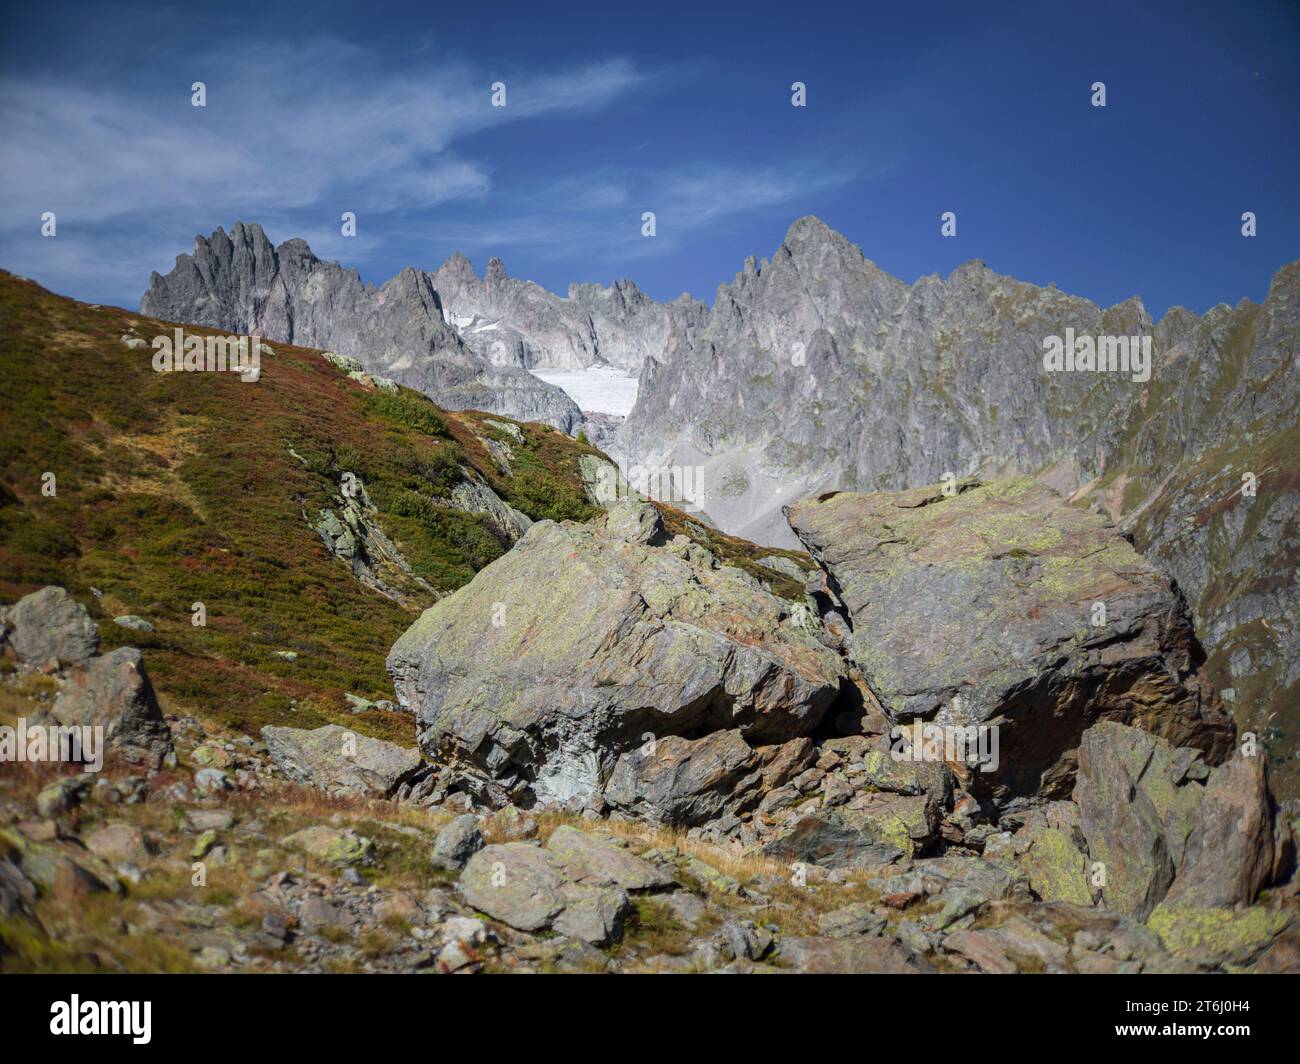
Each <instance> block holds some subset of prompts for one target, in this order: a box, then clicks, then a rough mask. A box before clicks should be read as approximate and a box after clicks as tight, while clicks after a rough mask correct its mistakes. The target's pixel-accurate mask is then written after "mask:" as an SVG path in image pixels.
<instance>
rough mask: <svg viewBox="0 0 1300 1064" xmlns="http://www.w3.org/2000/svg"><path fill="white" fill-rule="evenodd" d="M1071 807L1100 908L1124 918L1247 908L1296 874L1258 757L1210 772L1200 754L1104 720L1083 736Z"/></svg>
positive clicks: (1240, 759)
mask: <svg viewBox="0 0 1300 1064" xmlns="http://www.w3.org/2000/svg"><path fill="white" fill-rule="evenodd" d="M1074 801H1075V802H1076V803H1077V805H1078V807H1079V817H1080V825H1079V826H1080V830H1081V833H1082V835H1083V837H1084V840H1085V842H1086V846H1087V849H1088V857H1089V861H1090V862H1091V866H1090V867H1091V869H1093V870H1095V871H1096V872H1100V873H1101V874H1100V875H1098V876H1096V879H1097V882H1098V884H1099V885H1100V888H1101V891H1100V892H1101V899H1102V904H1103V905H1105V907H1106V908H1107V909H1111V910H1114V911H1117V912H1121V913H1124V914H1125V915H1129V916H1136V917H1137V918H1139V919H1144V920H1145V919H1147V918H1148V917H1150V916H1151V915H1152V913H1153V912H1154V911H1155V910H1156V908H1157V907H1158V906H1159V907H1161V908H1164V909H1166V910H1167V909H1169V908H1171V907H1172V908H1173V909H1176V910H1181V909H1186V910H1189V911H1190V910H1193V909H1213V908H1220V909H1232V908H1233V907H1234V906H1246V905H1250V904H1251V903H1252V902H1253V901H1255V899H1256V897H1257V896H1258V894H1259V892H1260V890H1261V889H1262V888H1263V887H1264V886H1266V885H1268V884H1269V882H1271V881H1274V880H1281V879H1282V878H1283V877H1285V876H1286V875H1287V874H1289V872H1290V868H1289V867H1287V866H1286V863H1285V862H1281V861H1279V859H1278V856H1279V848H1283V849H1289V834H1288V835H1287V836H1286V840H1285V842H1284V843H1279V841H1278V840H1279V838H1280V834H1279V831H1278V825H1277V824H1276V823H1275V809H1274V806H1273V801H1272V798H1271V796H1270V794H1269V791H1268V783H1267V779H1266V769H1265V759H1264V756H1263V754H1262V753H1260V754H1259V755H1258V756H1254V757H1250V756H1246V755H1245V754H1244V753H1241V752H1238V753H1236V754H1235V755H1234V756H1233V757H1232V758H1231V759H1230V760H1228V761H1227V762H1225V763H1224V764H1222V765H1220V766H1219V767H1217V768H1214V769H1207V766H1206V765H1205V764H1204V763H1203V762H1202V761H1201V760H1200V755H1199V752H1198V751H1196V750H1191V749H1188V748H1176V747H1173V746H1170V744H1168V743H1166V742H1165V741H1164V740H1163V739H1160V738H1159V737H1157V736H1153V735H1150V734H1148V733H1146V732H1143V731H1139V730H1138V729H1136V728H1129V727H1125V726H1123V725H1119V724H1114V723H1110V722H1102V723H1100V724H1097V725H1096V726H1094V727H1092V728H1090V729H1089V730H1088V731H1087V732H1086V733H1085V734H1084V736H1083V743H1082V745H1081V746H1080V750H1079V776H1078V780H1077V782H1076V784H1075V790H1074Z"/></svg>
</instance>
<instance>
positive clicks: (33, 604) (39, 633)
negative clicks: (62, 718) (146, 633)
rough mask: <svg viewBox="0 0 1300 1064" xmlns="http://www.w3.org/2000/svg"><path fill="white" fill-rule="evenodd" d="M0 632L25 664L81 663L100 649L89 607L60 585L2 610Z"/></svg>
mask: <svg viewBox="0 0 1300 1064" xmlns="http://www.w3.org/2000/svg"><path fill="white" fill-rule="evenodd" d="M0 633H3V637H4V639H3V641H5V642H8V644H9V645H10V646H11V647H12V648H13V651H14V653H15V654H16V655H17V657H18V660H19V661H20V662H22V663H23V664H25V665H33V666H41V665H46V664H48V663H49V662H51V661H55V662H57V663H58V664H59V665H61V666H67V665H79V664H81V663H82V662H84V661H87V660H88V659H90V658H91V657H93V656H94V655H95V653H96V652H97V651H98V650H99V629H98V628H96V627H95V622H94V621H92V620H91V619H90V614H89V613H87V612H86V607H85V606H83V605H82V604H81V603H80V602H78V601H76V599H74V598H72V597H71V596H70V595H69V594H68V593H67V592H66V591H65V590H64V589H63V588H61V587H43V588H41V589H40V590H39V591H33V592H32V593H31V594H30V595H25V596H24V597H23V598H21V599H19V600H18V601H17V602H16V603H14V605H12V606H10V607H9V608H8V609H7V610H0Z"/></svg>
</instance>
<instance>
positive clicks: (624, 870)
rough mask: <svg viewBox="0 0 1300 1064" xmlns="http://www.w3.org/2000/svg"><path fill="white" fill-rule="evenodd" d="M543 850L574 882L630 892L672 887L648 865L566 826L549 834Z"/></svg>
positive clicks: (671, 880) (622, 850) (667, 876)
mask: <svg viewBox="0 0 1300 1064" xmlns="http://www.w3.org/2000/svg"><path fill="white" fill-rule="evenodd" d="M546 848H547V850H549V851H550V852H551V853H552V854H553V855H554V856H555V859H556V860H557V861H558V862H559V864H560V868H561V869H562V870H563V872H564V874H565V875H567V876H568V877H569V878H570V879H572V880H574V881H575V882H578V883H586V884H588V885H593V886H602V887H618V888H620V889H621V890H634V891H635V890H658V889H660V888H662V887H670V886H672V885H673V878H672V877H671V876H670V875H668V874H667V873H666V872H664V871H662V870H661V869H659V868H656V867H655V866H654V865H652V864H650V862H648V861H643V860H642V859H641V858H640V857H637V856H635V855H634V854H631V853H628V852H627V850H625V849H621V848H620V847H618V846H614V845H611V844H610V843H608V842H605V841H603V840H601V839H598V838H596V837H595V836H593V835H589V834H587V833H586V832H585V831H579V830H578V829H577V828H572V827H569V826H568V825H561V826H560V827H558V828H556V829H555V830H554V831H553V832H551V837H550V838H549V839H548V840H547V842H546Z"/></svg>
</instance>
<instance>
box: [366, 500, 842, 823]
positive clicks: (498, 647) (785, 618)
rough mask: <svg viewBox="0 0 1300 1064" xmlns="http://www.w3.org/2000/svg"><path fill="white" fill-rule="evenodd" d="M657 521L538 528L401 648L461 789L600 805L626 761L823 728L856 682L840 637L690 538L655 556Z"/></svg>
mask: <svg viewBox="0 0 1300 1064" xmlns="http://www.w3.org/2000/svg"><path fill="white" fill-rule="evenodd" d="M647 509H648V510H649V513H646V514H644V515H643V516H644V520H642V519H641V516H638V515H632V516H633V517H634V518H635V519H633V520H628V521H624V520H620V519H618V518H617V517H616V519H615V521H614V525H613V527H612V528H611V527H602V526H601V525H600V524H593V525H577V524H572V523H569V522H565V523H563V524H556V523H554V522H551V521H541V522H538V523H537V524H534V525H533V526H532V527H531V528H530V529H529V530H528V532H527V533H526V534H525V535H524V537H523V538H522V539H521V540H520V541H519V543H518V544H516V546H515V547H514V548H513V549H512V550H511V551H510V552H509V553H507V554H506V555H504V556H503V557H502V558H500V559H498V560H497V561H495V562H493V563H492V564H491V565H489V566H487V567H486V568H485V569H483V570H482V571H481V572H479V573H478V575H477V576H476V577H475V578H474V579H473V580H472V581H471V582H470V583H469V584H468V585H467V586H465V587H463V588H461V589H460V590H459V591H457V592H456V593H455V594H453V595H451V596H449V597H447V598H445V599H443V600H442V601H440V602H438V603H437V604H436V605H434V606H433V607H431V608H430V609H428V610H426V611H425V613H424V614H423V616H421V617H420V619H419V620H418V621H417V622H416V623H415V624H414V625H412V626H411V628H410V629H408V630H407V632H406V633H405V634H404V635H403V636H402V637H401V638H400V639H399V640H398V642H397V643H396V645H395V646H394V647H393V650H392V652H391V653H390V655H389V658H388V668H389V672H390V673H391V674H392V677H393V683H394V687H395V689H396V691H397V694H398V698H399V701H401V703H402V704H403V705H405V706H409V707H412V708H414V709H415V711H416V715H417V721H418V727H419V733H418V734H419V741H420V745H421V747H422V748H423V749H424V750H425V751H426V752H427V753H428V754H429V755H430V756H431V757H433V758H434V759H436V760H439V761H443V762H446V763H447V764H448V765H450V766H451V768H452V770H453V771H454V772H455V773H456V774H457V775H458V777H459V779H460V780H461V784H462V786H464V787H465V788H467V789H470V790H476V791H478V792H480V793H483V794H485V795H487V796H489V797H490V798H492V800H494V801H497V802H499V803H500V804H504V803H505V802H506V801H515V802H516V803H517V804H527V803H528V802H530V801H556V802H563V801H568V800H570V799H574V798H578V799H582V800H590V799H594V798H595V797H597V796H598V795H599V794H600V792H601V791H602V790H603V789H604V781H605V780H606V779H608V778H609V774H610V772H611V771H613V770H614V768H615V764H616V763H617V762H618V760H619V758H620V757H621V756H622V755H625V754H629V755H630V754H632V752H633V751H636V750H642V749H651V750H656V749H658V748H663V749H665V750H666V751H667V755H666V756H671V755H674V754H675V752H676V747H675V746H674V745H673V744H665V743H664V742H662V740H663V739H664V738H665V737H669V736H688V735H689V736H694V735H708V734H710V733H713V732H717V731H724V730H737V731H739V733H740V736H741V737H743V740H744V742H745V743H747V744H749V745H751V746H757V745H768V744H773V743H779V742H782V741H784V740H787V739H790V738H793V737H797V736H800V735H804V734H807V733H809V732H811V731H812V730H813V729H814V728H815V727H816V726H817V724H818V723H819V722H820V721H821V719H822V717H823V715H824V713H825V711H826V709H827V707H828V706H829V705H830V704H831V702H832V700H833V699H834V698H835V697H836V695H837V694H838V693H839V691H840V684H841V680H842V679H843V677H844V666H843V662H842V660H841V659H840V657H839V656H838V655H837V654H836V652H835V650H834V649H833V648H832V646H831V645H829V644H830V641H829V639H828V638H827V637H824V636H823V635H822V634H821V633H820V632H817V631H815V630H813V629H812V628H810V627H807V626H804V625H800V624H799V623H798V622H797V620H796V618H795V616H794V607H793V604H791V603H790V602H788V601H786V600H784V599H780V598H777V597H776V596H774V595H772V594H771V593H769V592H768V591H766V590H765V589H764V588H763V587H762V586H761V585H759V584H758V582H757V581H756V580H754V579H753V578H752V577H751V576H749V575H748V574H747V573H744V572H743V571H741V570H739V569H735V568H732V567H730V566H727V565H723V564H721V563H720V562H719V561H718V560H717V559H716V558H715V557H714V556H713V555H712V554H710V553H709V552H708V551H706V550H704V549H703V548H701V547H699V546H698V545H696V544H695V543H693V542H691V541H689V540H687V539H686V537H676V538H674V539H673V540H672V541H671V542H667V543H664V544H663V545H662V546H658V545H654V544H656V543H658V542H660V541H661V538H662V537H661V533H660V531H657V530H659V529H661V526H660V525H659V524H658V516H657V514H655V513H654V511H653V508H649V507H647ZM620 512H622V511H620ZM624 516H627V515H626V514H625V515H624ZM647 529H649V533H648V534H647ZM629 536H630V537H631V541H630V540H629V538H627V537H629ZM656 740H659V742H658V743H657V744H656V742H655V741H656ZM647 744H649V745H647ZM652 756H658V755H657V754H653V755H652ZM740 756H741V757H742V758H743V754H742V755H740ZM637 771H638V772H641V770H640V769H638V770H637ZM692 771H694V769H692ZM642 774H643V775H644V774H646V773H642ZM648 774H650V775H653V771H650V772H649V773H648ZM706 774H707V773H706ZM649 789H650V791H651V792H653V793H662V791H661V790H660V791H656V790H655V788H654V787H650V788H649ZM637 794H638V791H637V787H636V786H629V788H627V792H626V796H625V797H624V798H622V799H621V800H625V801H627V802H629V803H632V804H635V803H636V802H637V801H638V798H637Z"/></svg>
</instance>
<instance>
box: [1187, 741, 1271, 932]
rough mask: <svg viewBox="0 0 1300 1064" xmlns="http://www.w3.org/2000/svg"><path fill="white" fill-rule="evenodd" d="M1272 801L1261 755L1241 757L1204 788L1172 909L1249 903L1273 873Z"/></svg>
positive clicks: (1212, 776) (1217, 772)
mask: <svg viewBox="0 0 1300 1064" xmlns="http://www.w3.org/2000/svg"><path fill="white" fill-rule="evenodd" d="M1273 839H1274V831H1273V802H1272V798H1271V796H1270V795H1269V792H1268V776H1267V767H1266V761H1265V758H1264V756H1263V755H1262V754H1260V755H1259V756H1255V757H1247V756H1245V755H1244V754H1240V753H1239V754H1238V755H1237V756H1235V757H1233V758H1231V759H1230V760H1229V761H1227V762H1225V763H1224V764H1222V765H1220V766H1219V767H1218V768H1216V769H1215V770H1214V771H1213V772H1212V773H1211V774H1210V778H1209V780H1208V781H1207V782H1206V784H1205V788H1204V796H1203V797H1202V798H1201V800H1200V802H1199V803H1198V807H1197V810H1196V815H1195V819H1194V820H1193V822H1192V825H1191V830H1190V831H1189V832H1188V835H1187V843H1186V849H1185V854H1184V855H1183V856H1182V860H1181V861H1180V862H1179V869H1178V877H1177V878H1176V879H1175V880H1174V885H1173V887H1172V888H1171V889H1170V891H1169V894H1168V896H1167V898H1166V901H1167V902H1168V903H1169V904H1170V905H1179V906H1184V905H1187V906H1197V907H1201V908H1207V907H1215V906H1222V907H1226V908H1232V907H1234V906H1237V905H1249V904H1250V903H1251V902H1253V901H1254V900H1255V897H1256V895H1258V894H1259V891H1260V889H1261V888H1262V887H1263V886H1264V885H1265V884H1266V883H1268V882H1269V880H1270V879H1271V878H1272V877H1273V875H1274V852H1273Z"/></svg>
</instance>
